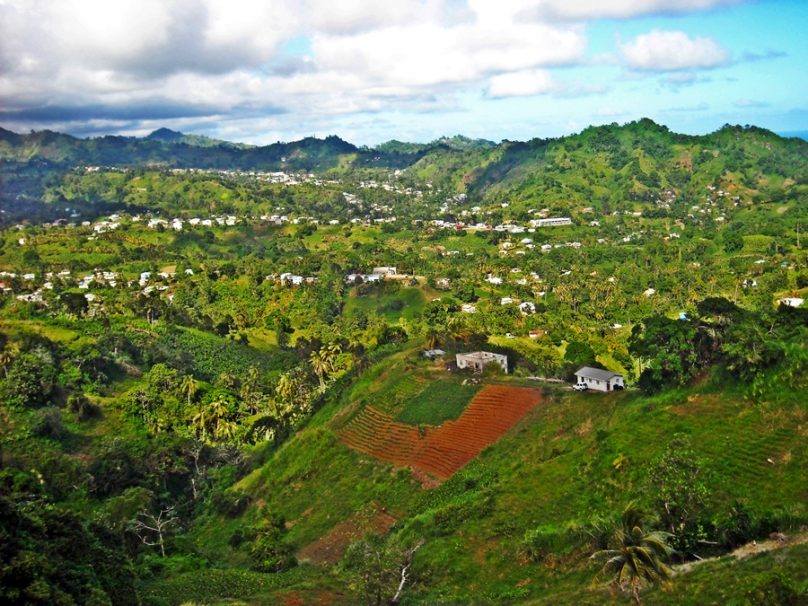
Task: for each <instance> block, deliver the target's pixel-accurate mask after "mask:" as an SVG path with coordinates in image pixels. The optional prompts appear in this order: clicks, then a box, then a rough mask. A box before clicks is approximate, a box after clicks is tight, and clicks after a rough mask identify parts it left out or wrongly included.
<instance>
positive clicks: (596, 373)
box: [575, 366, 622, 381]
mask: <svg viewBox="0 0 808 606" xmlns="http://www.w3.org/2000/svg"><path fill="white" fill-rule="evenodd" d="M575 376H577V377H589V378H590V379H596V380H598V381H608V380H609V379H611V378H613V377H621V376H622V375H621V374H620V373H619V372H612V371H611V370H603V369H601V368H592V367H591V366H584V367H583V368H580V369H578V370H577V371H575Z"/></svg>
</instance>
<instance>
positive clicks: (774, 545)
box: [673, 532, 808, 574]
mask: <svg viewBox="0 0 808 606" xmlns="http://www.w3.org/2000/svg"><path fill="white" fill-rule="evenodd" d="M803 543H808V532H800V533H796V534H792V535H784V534H780V535H779V536H777V537H774V538H771V539H767V540H765V541H752V542H751V543H747V544H746V545H741V546H740V547H738V548H737V549H735V550H734V551H731V552H729V553H727V554H724V555H721V556H716V557H714V558H706V559H704V560H697V561H695V562H687V563H686V564H679V565H677V566H674V567H673V570H674V573H675V574H682V573H687V572H690V571H691V570H693V569H694V568H695V567H697V566H701V565H702V564H704V563H705V562H715V561H717V560H722V559H726V558H735V559H738V560H742V559H744V558H748V557H749V556H753V555H756V554H758V553H765V552H767V551H774V550H777V549H782V548H783V547H790V546H792V545H802V544H803Z"/></svg>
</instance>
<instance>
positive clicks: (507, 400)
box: [339, 385, 541, 486]
mask: <svg viewBox="0 0 808 606" xmlns="http://www.w3.org/2000/svg"><path fill="white" fill-rule="evenodd" d="M540 401H541V392H540V391H538V390H536V389H530V388H526V387H510V386H507V385H487V386H486V387H484V388H483V389H481V390H480V391H479V392H478V393H477V395H475V396H474V398H473V399H472V401H471V402H470V403H469V405H468V406H467V407H466V410H465V411H464V412H463V414H462V415H461V416H460V418H458V419H456V420H454V421H447V422H445V423H443V424H442V425H441V426H440V427H437V428H429V427H427V428H426V429H423V430H421V431H419V429H418V428H417V427H413V426H412V425H407V424H406V423H401V422H398V421H395V420H394V419H393V418H392V417H391V416H390V415H388V414H387V413H385V412H382V411H380V410H378V409H376V408H374V407H372V406H367V407H365V409H364V410H362V412H360V413H359V414H358V415H357V416H356V417H355V418H354V419H353V420H352V421H351V422H350V423H348V424H347V425H346V426H345V427H344V428H343V429H342V430H340V431H339V437H340V440H342V442H343V443H344V444H346V445H347V446H349V447H350V448H353V449H354V450H358V451H359V452H363V453H365V454H369V455H371V456H372V457H374V458H377V459H380V460H382V461H387V462H389V463H392V464H394V465H397V466H399V467H409V468H411V469H413V472H414V473H413V475H414V477H415V479H417V480H419V481H421V483H422V485H425V486H426V485H429V484H434V481H435V480H445V479H447V478H449V477H450V476H452V474H454V473H455V472H456V471H457V470H459V469H460V468H462V467H463V466H464V465H466V464H467V463H468V462H469V461H471V460H472V459H474V458H475V457H477V455H479V454H480V452H481V451H482V450H483V449H484V448H485V447H486V446H488V445H490V444H493V443H494V442H496V441H497V440H498V439H499V438H500V437H502V436H503V435H504V434H505V433H506V432H507V431H508V430H509V429H511V427H513V426H514V425H516V423H518V422H519V421H520V420H521V419H522V417H524V416H525V414H527V412H528V411H530V410H531V409H532V408H533V407H534V406H536V405H537V404H538V403H539V402H540ZM435 405H436V406H440V403H439V402H436V403H435ZM425 475H426V476H427V477H426V478H425V477H424V476H425ZM429 478H432V480H431V482H427V481H425V480H428V479H429Z"/></svg>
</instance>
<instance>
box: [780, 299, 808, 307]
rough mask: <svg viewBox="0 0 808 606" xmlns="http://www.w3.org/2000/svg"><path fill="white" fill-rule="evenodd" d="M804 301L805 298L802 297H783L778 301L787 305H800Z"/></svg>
mask: <svg viewBox="0 0 808 606" xmlns="http://www.w3.org/2000/svg"><path fill="white" fill-rule="evenodd" d="M804 302H805V299H803V298H802V297H786V298H785V299H780V303H781V304H782V305H787V306H788V307H802V304H803V303H804Z"/></svg>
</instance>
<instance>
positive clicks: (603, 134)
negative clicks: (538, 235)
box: [0, 118, 808, 191]
mask: <svg viewBox="0 0 808 606" xmlns="http://www.w3.org/2000/svg"><path fill="white" fill-rule="evenodd" d="M759 140H765V145H768V146H769V147H770V149H769V151H766V150H761V149H759V146H758V143H754V141H759ZM738 145H741V146H746V145H751V147H750V149H749V152H750V153H752V154H753V155H755V156H758V155H761V154H762V156H761V157H764V156H766V157H769V156H771V157H772V158H774V157H779V158H780V160H782V159H783V158H784V157H785V156H789V157H790V156H792V155H794V158H795V160H796V161H797V162H798V163H800V164H801V163H802V162H803V161H804V159H805V157H806V156H808V151H806V150H808V144H806V142H805V141H804V140H802V139H798V138H788V139H786V138H783V137H780V136H779V135H777V134H775V133H773V132H771V131H768V130H765V129H762V128H758V127H754V126H747V127H742V126H731V125H725V126H724V127H722V128H721V129H719V130H718V131H716V132H714V133H710V134H708V135H703V136H694V135H682V134H677V133H674V132H672V131H670V130H669V129H668V128H667V127H666V126H664V125H660V124H657V123H655V122H653V121H652V120H650V119H647V118H643V119H641V120H637V121H634V122H629V123H626V124H623V125H617V124H610V125H603V126H590V127H588V128H586V129H584V130H583V131H581V132H580V133H577V134H574V135H569V136H566V137H560V138H556V139H541V138H534V139H531V140H528V141H507V140H506V141H502V142H500V143H494V142H493V141H488V140H485V139H471V138H468V137H464V136H462V135H455V136H453V137H441V138H438V139H435V140H434V141H432V142H430V143H412V142H403V141H398V140H395V139H393V140H390V141H387V142H386V143H382V144H380V145H378V146H376V147H374V148H369V147H358V146H356V145H354V144H352V143H350V142H348V141H345V140H343V139H341V138H340V137H338V136H335V135H331V136H327V137H325V138H322V139H320V138H316V137H306V138H304V139H301V140H299V141H292V142H288V143H282V142H278V143H273V144H271V145H265V146H249V145H245V144H240V143H231V142H228V141H221V140H218V139H213V138H210V137H206V136H202V135H188V134H184V133H181V132H178V131H174V130H171V129H168V128H160V129H157V130H155V131H154V132H152V133H150V134H149V135H147V136H145V137H125V136H113V135H108V136H103V137H96V138H89V139H80V138H77V137H73V136H71V135H66V134H62V133H58V132H54V131H49V130H44V131H38V132H32V133H30V134H17V133H14V132H12V131H9V130H6V129H3V128H0V162H3V161H6V162H16V163H20V162H23V163H29V162H31V161H34V160H36V161H44V162H47V163H49V164H52V165H55V167H57V168H62V169H64V168H71V167H74V166H78V165H96V166H119V167H135V166H146V167H147V166H152V167H155V166H156V167H159V166H164V167H170V168H200V169H223V170H226V169H238V170H291V171H296V170H306V171H312V172H327V171H329V170H341V171H342V170H348V169H351V168H359V169H361V168H387V169H404V168H408V169H411V170H412V171H413V172H414V173H415V174H417V175H419V176H421V177H426V176H427V175H428V176H429V178H430V179H433V180H436V181H437V182H443V184H450V185H451V186H452V187H454V188H455V189H457V190H458V191H467V190H468V191H473V190H475V189H476V190H478V191H482V190H486V189H489V188H492V187H498V184H499V183H500V182H511V184H514V183H515V182H522V181H524V180H525V179H527V178H528V176H529V175H530V174H535V171H537V170H544V169H547V168H554V169H558V168H559V166H558V158H557V154H556V152H557V151H558V150H560V149H561V148H564V149H565V150H567V151H566V152H565V154H567V157H568V160H567V162H569V161H570V158H574V157H578V160H579V162H577V163H576V166H577V167H579V168H581V169H585V168H586V166H587V165H593V166H594V164H593V163H595V164H599V165H600V164H602V165H604V166H605V167H606V168H607V169H608V170H609V171H612V170H613V171H616V173H619V174H623V175H624V176H628V175H627V173H626V171H628V170H630V171H632V172H633V173H634V174H635V175H637V176H638V178H639V179H640V180H641V181H642V180H643V179H645V180H646V181H649V183H650V181H653V179H652V178H651V177H648V176H647V175H646V176H643V174H642V173H647V172H648V166H649V163H650V165H654V166H655V167H656V168H655V169H654V170H655V172H658V173H660V174H663V173H666V172H669V171H671V170H674V169H675V165H676V164H677V163H678V162H680V160H681V159H680V160H675V159H674V157H673V156H675V155H677V154H678V155H682V154H684V155H685V156H687V157H690V156H693V154H694V153H699V152H694V150H695V149H696V148H710V147H717V148H725V152H724V153H725V156H726V154H730V155H731V156H732V157H734V155H736V154H737V153H738V152H739V150H736V149H735V148H737V146H738ZM637 150H640V151H641V152H642V154H643V155H644V157H645V158H646V160H643V159H640V158H635V157H634V156H636V152H637ZM764 152H765V153H764ZM769 152H770V153H769ZM794 152H796V154H794ZM570 153H571V154H572V155H571V156H570V155H569V154H570ZM562 155H564V154H562ZM725 156H722V158H723V157H725ZM781 156H782V157H781ZM701 160H703V158H699V157H696V156H693V162H691V164H693V163H695V162H698V163H700V164H703V162H701ZM682 161H684V160H682ZM687 162H690V160H687ZM570 166H572V165H570ZM643 167H644V168H643ZM640 169H643V170H640ZM562 172H563V171H562ZM618 176H619V175H618ZM665 181H668V179H666V178H663V179H662V181H661V182H660V183H664V182H665Z"/></svg>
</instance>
